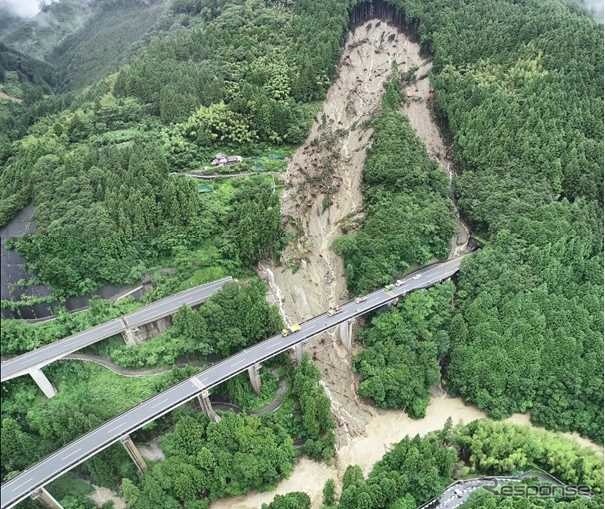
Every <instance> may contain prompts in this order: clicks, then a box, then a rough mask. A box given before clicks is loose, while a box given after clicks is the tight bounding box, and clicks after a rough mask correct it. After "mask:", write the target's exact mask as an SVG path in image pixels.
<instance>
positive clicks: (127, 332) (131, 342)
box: [122, 328, 137, 346]
mask: <svg viewBox="0 0 605 509" xmlns="http://www.w3.org/2000/svg"><path fill="white" fill-rule="evenodd" d="M122 338H123V339H124V343H126V344H127V345H128V346H136V344H137V337H136V335H135V333H134V330H132V329H129V328H127V329H124V330H123V331H122Z"/></svg>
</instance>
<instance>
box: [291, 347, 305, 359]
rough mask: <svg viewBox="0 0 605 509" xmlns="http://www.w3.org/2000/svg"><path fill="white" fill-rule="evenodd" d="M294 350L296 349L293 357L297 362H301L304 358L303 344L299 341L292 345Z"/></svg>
mask: <svg viewBox="0 0 605 509" xmlns="http://www.w3.org/2000/svg"><path fill="white" fill-rule="evenodd" d="M292 350H293V351H294V352H293V354H292V357H294V360H295V361H296V363H297V364H300V363H301V362H302V360H303V354H304V349H303V344H302V343H297V344H296V345H294V346H293V347H292Z"/></svg>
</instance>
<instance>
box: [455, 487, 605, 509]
mask: <svg viewBox="0 0 605 509" xmlns="http://www.w3.org/2000/svg"><path fill="white" fill-rule="evenodd" d="M601 506H602V504H601V502H600V501H597V500H591V499H587V498H578V499H574V500H553V499H552V498H538V497H533V498H528V497H516V498H511V497H503V496H499V495H498V494H492V493H488V492H487V491H483V490H479V491H478V492H476V493H473V494H472V495H471V497H470V499H469V500H468V501H467V502H465V503H464V504H463V505H462V506H460V507H462V508H463V509H500V508H502V509H504V508H506V509H597V508H599V507H601Z"/></svg>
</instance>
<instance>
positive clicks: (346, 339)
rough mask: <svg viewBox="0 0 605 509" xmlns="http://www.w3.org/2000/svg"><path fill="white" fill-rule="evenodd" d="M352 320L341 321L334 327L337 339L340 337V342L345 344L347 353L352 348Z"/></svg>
mask: <svg viewBox="0 0 605 509" xmlns="http://www.w3.org/2000/svg"><path fill="white" fill-rule="evenodd" d="M353 322H354V320H347V321H346V322H342V323H340V324H339V325H338V328H337V329H336V332H337V335H338V339H340V342H341V343H342V344H343V345H344V346H345V348H346V349H347V352H349V353H351V351H352V349H353Z"/></svg>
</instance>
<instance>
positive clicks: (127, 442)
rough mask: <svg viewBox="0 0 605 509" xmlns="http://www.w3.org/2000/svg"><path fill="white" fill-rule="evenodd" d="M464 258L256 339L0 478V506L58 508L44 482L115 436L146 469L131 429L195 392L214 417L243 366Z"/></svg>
mask: <svg viewBox="0 0 605 509" xmlns="http://www.w3.org/2000/svg"><path fill="white" fill-rule="evenodd" d="M463 258H464V257H458V258H454V259H451V260H448V261H446V262H443V263H436V264H434V265H430V266H427V267H424V268H422V269H420V270H418V271H416V272H415V273H413V274H410V275H408V276H406V277H405V278H403V279H401V280H399V281H397V283H396V284H393V285H388V286H387V287H385V288H381V289H379V290H376V291H375V292H373V293H370V294H368V295H367V296H365V297H363V298H358V299H356V300H353V301H350V302H347V303H346V304H343V305H342V306H341V307H340V308H339V311H338V312H337V313H323V314H321V315H318V316H315V317H313V318H311V319H310V320H308V321H306V322H303V323H302V324H301V328H300V330H298V331H296V332H293V333H291V334H289V335H288V336H286V337H283V336H282V335H276V336H273V337H271V338H269V339H266V340H265V341H262V342H260V343H257V344H255V345H254V346H251V347H250V348H247V349H245V350H242V351H241V352H238V353H237V354H235V355H233V356H231V357H229V358H227V359H224V360H223V361H221V362H219V363H217V364H214V365H213V366H211V367H210V368H208V369H206V370H204V371H202V372H201V373H198V374H197V375H195V376H193V377H191V378H189V379H187V380H185V381H183V382H181V383H179V384H177V385H175V386H173V387H171V388H170V389H168V390H166V391H164V392H162V393H160V394H158V395H156V396H154V397H152V398H150V399H148V400H146V401H144V402H143V403H140V404H139V405H137V406H136V407H134V408H132V409H130V410H128V411H126V412H124V413H123V414H121V415H119V416H117V417H115V418H113V419H111V420H110V421H108V422H106V423H105V424H103V425H102V426H100V427H98V428H97V429H95V430H93V431H91V432H89V433H87V434H86V435H84V436H82V437H80V438H78V439H77V440H75V441H73V442H71V443H70V444H68V445H66V446H65V447H62V448H61V449H59V450H58V451H56V452H54V453H53V454H51V455H50V456H48V457H46V458H44V459H43V460H41V461H39V462H38V463H36V464H35V465H33V466H31V467H30V468H28V469H27V470H25V471H23V472H21V473H20V474H19V475H17V476H16V477H14V478H12V479H11V480H10V481H8V482H5V483H4V484H2V486H1V487H0V492H1V494H0V499H1V503H0V507H1V509H8V508H10V507H13V506H14V505H15V504H17V503H19V502H20V501H22V500H24V499H25V498H27V497H29V496H32V497H38V499H39V500H40V501H42V502H44V503H45V504H46V505H47V506H48V507H54V508H59V507H60V505H58V504H57V503H56V501H55V500H54V499H53V498H52V496H51V495H50V494H49V493H48V492H47V491H46V490H45V489H44V487H45V486H46V485H47V484H48V483H50V482H51V481H53V480H54V479H56V478H58V477H59V476H61V475H63V474H64V473H66V472H68V471H69V470H71V469H72V468H74V467H76V466H77V465H79V464H80V463H82V462H84V461H86V460H87V459H89V458H91V457H92V456H94V455H95V454H98V453H99V452H101V451H103V450H104V449H106V448H107V447H109V446H110V445H112V444H114V443H117V442H122V444H124V446H125V447H126V450H127V451H128V453H129V454H130V456H131V458H132V459H133V461H134V462H135V463H136V465H137V466H138V467H139V468H140V469H144V468H145V463H144V461H143V460H142V458H141V457H140V454H139V453H138V451H137V449H136V446H135V445H134V443H133V442H132V440H131V439H130V434H131V433H132V432H134V431H136V430H138V429H140V428H141V427H142V426H144V425H145V424H147V423H149V422H151V421H153V420H155V419H157V418H159V417H161V416H162V415H164V414H166V413H168V412H171V411H172V410H174V409H175V408H177V407H178V406H180V405H183V404H184V403H186V402H188V401H191V400H192V399H194V398H198V400H199V401H200V405H201V406H202V409H204V411H206V412H207V413H208V414H209V416H210V417H211V418H214V419H217V418H218V416H217V415H216V414H215V413H214V411H213V410H212V406H211V404H210V400H209V398H208V395H209V391H210V390H211V389H212V388H214V387H216V386H217V385H219V384H221V383H223V382H224V381H226V380H228V379H230V378H232V377H234V376H236V375H238V374H239V373H243V372H245V371H248V372H249V374H250V376H251V379H253V377H254V373H258V369H259V368H260V365H261V364H262V363H263V362H264V361H266V360H268V359H270V358H272V357H275V356H276V355H279V354H280V353H282V352H286V351H288V350H293V351H294V352H295V356H296V358H297V359H301V358H302V352H303V344H304V343H305V342H307V341H309V340H310V339H311V338H313V337H314V336H315V335H317V334H320V333H321V332H324V331H326V330H328V329H332V328H334V327H337V326H339V325H340V324H343V323H344V324H347V323H350V322H351V321H353V320H355V319H356V318H357V317H359V316H362V315H365V314H367V313H369V312H371V311H374V310H376V309H379V308H381V307H383V306H386V305H388V304H390V303H393V302H396V301H397V300H398V299H399V298H401V297H403V296H404V295H406V294H407V293H409V292H411V291H413V290H417V289H420V288H427V287H430V286H433V285H435V284H436V283H439V282H440V281H444V280H446V279H448V278H450V277H451V276H452V275H454V274H455V273H456V272H457V271H458V270H459V268H460V265H461V263H462V260H463Z"/></svg>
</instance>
